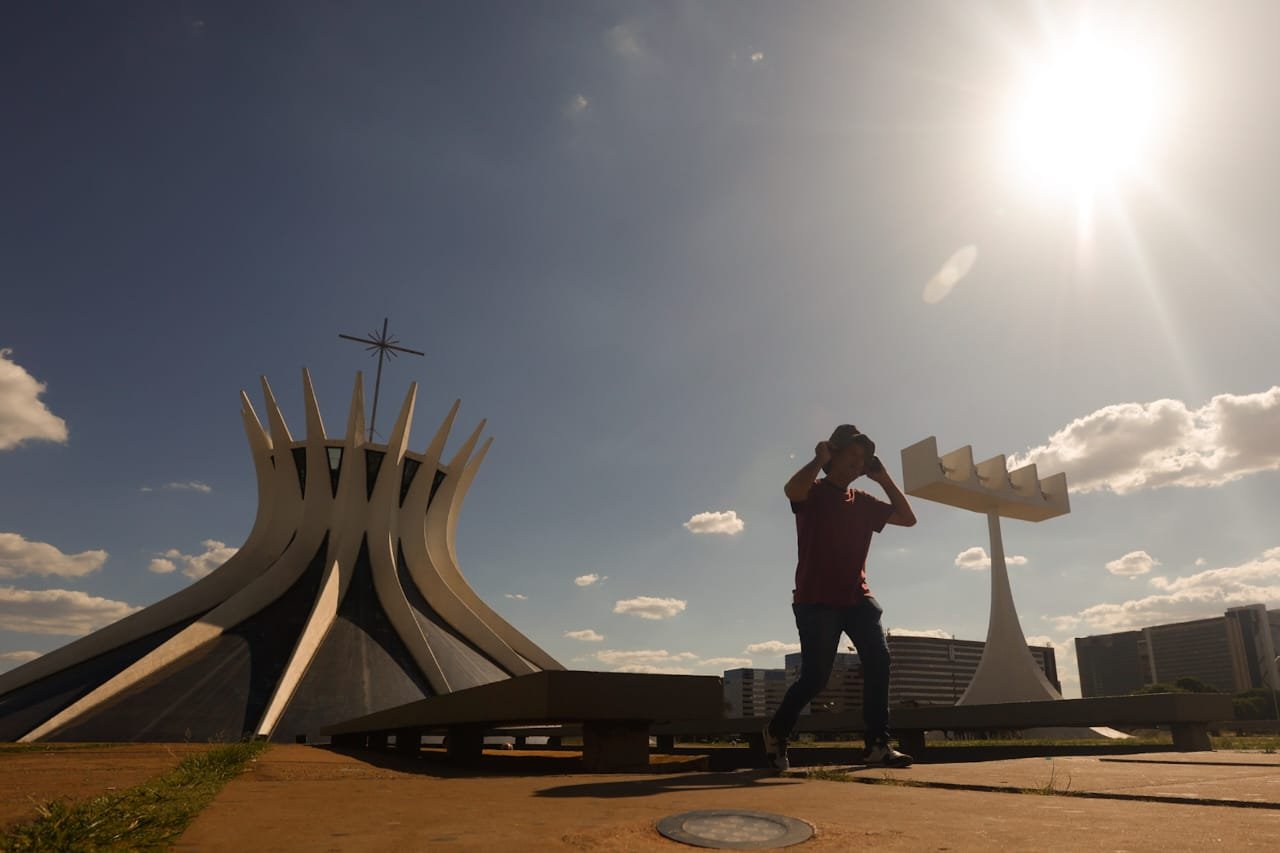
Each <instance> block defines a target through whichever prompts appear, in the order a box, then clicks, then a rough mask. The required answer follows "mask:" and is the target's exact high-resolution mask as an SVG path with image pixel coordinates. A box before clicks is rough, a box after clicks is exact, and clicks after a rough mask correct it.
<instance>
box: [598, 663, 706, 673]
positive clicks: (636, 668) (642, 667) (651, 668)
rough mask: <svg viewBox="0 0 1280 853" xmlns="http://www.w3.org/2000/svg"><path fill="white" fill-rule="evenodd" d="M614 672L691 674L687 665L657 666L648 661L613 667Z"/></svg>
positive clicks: (691, 671)
mask: <svg viewBox="0 0 1280 853" xmlns="http://www.w3.org/2000/svg"><path fill="white" fill-rule="evenodd" d="M613 671H614V672H639V673H642V674H644V675H692V674H693V670H692V669H690V668H689V667H687V666H657V665H654V664H648V663H629V664H625V665H623V666H619V667H615V668H614V670H613Z"/></svg>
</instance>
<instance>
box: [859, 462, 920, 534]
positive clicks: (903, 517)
mask: <svg viewBox="0 0 1280 853" xmlns="http://www.w3.org/2000/svg"><path fill="white" fill-rule="evenodd" d="M867 476H868V477H870V478H871V479H872V480H874V481H875V482H877V483H879V484H880V487H881V488H882V489H884V493H885V494H886V495H887V496H888V497H889V503H890V504H891V505H892V506H893V514H892V515H890V516H889V522H888V523H889V524H896V525H898V526H899V527H912V526H914V525H915V523H916V514H915V513H914V512H912V511H911V504H909V503H907V497H906V495H904V494H903V493H902V490H901V489H899V488H898V484H897V483H895V482H893V477H891V476H889V469H888V468H885V467H884V466H883V465H881V466H880V470H879V471H877V472H875V473H874V474H868V475H867Z"/></svg>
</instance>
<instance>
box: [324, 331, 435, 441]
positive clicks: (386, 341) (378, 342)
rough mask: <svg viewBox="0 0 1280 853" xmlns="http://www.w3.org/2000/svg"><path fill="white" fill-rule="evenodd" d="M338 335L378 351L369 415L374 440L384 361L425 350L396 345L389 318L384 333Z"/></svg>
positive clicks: (421, 353) (370, 349)
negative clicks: (371, 405)
mask: <svg viewBox="0 0 1280 853" xmlns="http://www.w3.org/2000/svg"><path fill="white" fill-rule="evenodd" d="M338 337H340V338H345V339H346V340H349V341H356V342H357V343H362V344H368V345H369V346H367V347H365V349H367V350H369V351H370V352H372V351H373V350H377V351H378V378H377V379H376V380H374V383H373V411H372V412H371V413H370V415H369V440H370V441H373V422H374V421H375V420H377V418H378V391H379V390H381V388H382V362H383V361H385V360H386V359H388V358H395V357H396V353H398V352H407V353H409V354H410V355H423V356H425V355H426V353H425V352H418V351H417V350H416V349H408V348H407V347H401V346H396V344H398V343H400V342H399V341H398V340H396V339H395V338H393V337H391V336H390V335H388V334H387V318H386V317H384V318H382V333H381V334H378V333H377V332H370V333H369V337H367V338H356V337H352V336H351V335H344V334H341V333H339V335H338Z"/></svg>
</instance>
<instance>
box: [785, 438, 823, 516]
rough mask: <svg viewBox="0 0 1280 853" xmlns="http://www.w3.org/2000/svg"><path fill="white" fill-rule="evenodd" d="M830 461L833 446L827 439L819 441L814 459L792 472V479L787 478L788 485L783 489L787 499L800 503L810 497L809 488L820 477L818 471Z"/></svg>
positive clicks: (814, 452)
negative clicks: (828, 444) (831, 446)
mask: <svg viewBox="0 0 1280 853" xmlns="http://www.w3.org/2000/svg"><path fill="white" fill-rule="evenodd" d="M830 461H831V448H830V447H828V446H827V443H826V442H825V441H819V442H818V446H817V447H815V448H814V449H813V459H812V460H811V461H810V462H809V464H808V465H805V466H804V467H803V468H801V469H800V470H799V471H797V472H795V473H794V474H792V475H791V479H790V480H787V485H785V486H784V487H783V488H782V491H784V492H786V495H787V499H788V500H793V501H796V502H797V503H798V502H800V501H802V500H804V499H805V498H807V497H809V489H810V488H811V487H812V486H813V481H814V480H816V479H818V472H820V471H821V470H822V466H823V465H826V464H827V463H828V462H830Z"/></svg>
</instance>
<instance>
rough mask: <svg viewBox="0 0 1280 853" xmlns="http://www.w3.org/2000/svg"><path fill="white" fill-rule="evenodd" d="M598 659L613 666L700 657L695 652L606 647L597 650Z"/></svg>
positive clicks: (682, 661)
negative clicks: (625, 649) (627, 649)
mask: <svg viewBox="0 0 1280 853" xmlns="http://www.w3.org/2000/svg"><path fill="white" fill-rule="evenodd" d="M595 657H596V660H598V661H600V662H601V663H607V664H610V665H611V666H627V665H631V664H653V665H655V666H656V665H658V664H689V663H692V662H693V661H696V660H697V659H698V656H697V655H695V654H694V653H693V652H675V653H672V652H669V651H667V650H666V649H635V650H632V651H624V650H621V649H604V650H602V651H598V652H596V655H595Z"/></svg>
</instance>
